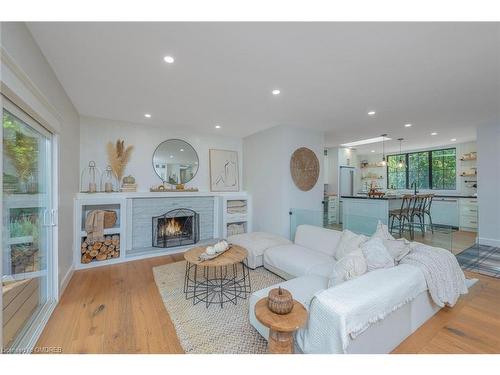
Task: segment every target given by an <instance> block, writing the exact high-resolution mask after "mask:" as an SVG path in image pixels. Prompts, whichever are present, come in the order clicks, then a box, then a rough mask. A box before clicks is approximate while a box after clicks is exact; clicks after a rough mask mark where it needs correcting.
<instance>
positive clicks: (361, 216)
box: [341, 194, 477, 235]
mask: <svg viewBox="0 0 500 375" xmlns="http://www.w3.org/2000/svg"><path fill="white" fill-rule="evenodd" d="M341 200H342V206H343V208H342V223H343V228H344V229H349V230H350V231H353V232H355V233H362V234H365V235H372V234H373V233H374V232H375V230H376V229H377V223H378V221H379V220H380V221H381V222H382V223H383V224H386V225H389V211H390V210H395V209H400V208H401V204H402V198H401V196H397V195H386V196H384V197H382V198H371V197H368V196H367V195H360V196H345V195H344V196H342V197H341ZM431 215H432V221H433V224H434V225H440V226H444V227H448V228H453V229H460V230H463V231H473V232H475V231H477V197H476V196H472V195H439V194H436V195H434V200H433V203H432V207H431ZM396 226H397V223H396Z"/></svg>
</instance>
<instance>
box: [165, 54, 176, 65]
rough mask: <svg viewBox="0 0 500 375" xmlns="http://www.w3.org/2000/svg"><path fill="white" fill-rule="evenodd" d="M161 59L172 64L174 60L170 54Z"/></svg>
mask: <svg viewBox="0 0 500 375" xmlns="http://www.w3.org/2000/svg"><path fill="white" fill-rule="evenodd" d="M163 61H165V62H166V63H167V64H172V63H173V62H174V61H175V60H174V58H173V57H172V56H165V57H164V58H163Z"/></svg>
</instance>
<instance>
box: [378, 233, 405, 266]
mask: <svg viewBox="0 0 500 375" xmlns="http://www.w3.org/2000/svg"><path fill="white" fill-rule="evenodd" d="M382 242H383V243H384V246H385V248H386V249H387V251H388V252H389V254H391V256H392V257H393V258H394V260H395V261H396V262H399V261H400V260H401V259H402V258H403V257H404V256H406V255H407V254H408V253H409V252H410V251H411V249H410V242H409V241H407V240H405V239H404V238H400V239H399V240H382Z"/></svg>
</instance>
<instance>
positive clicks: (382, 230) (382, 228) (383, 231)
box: [372, 220, 394, 240]
mask: <svg viewBox="0 0 500 375" xmlns="http://www.w3.org/2000/svg"><path fill="white" fill-rule="evenodd" d="M377 237H378V238H380V239H382V240H394V237H393V236H392V234H391V233H390V232H389V227H388V226H387V225H385V224H383V223H382V222H381V221H380V220H379V221H378V223H377V230H376V231H375V233H373V234H372V238H377Z"/></svg>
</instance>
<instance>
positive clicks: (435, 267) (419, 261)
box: [400, 242, 468, 307]
mask: <svg viewBox="0 0 500 375" xmlns="http://www.w3.org/2000/svg"><path fill="white" fill-rule="evenodd" d="M410 246H411V249H412V250H411V252H410V253H409V254H408V255H406V256H405V257H404V258H403V259H401V262H400V263H404V264H409V265H412V266H415V267H418V268H419V269H420V270H421V271H422V273H423V274H424V277H425V281H426V282H427V288H428V289H429V293H430V295H431V297H432V300H433V301H434V303H435V304H436V305H438V306H440V307H443V306H445V305H446V306H454V305H455V303H456V302H457V300H458V298H459V297H460V295H461V294H466V293H467V292H468V290H467V286H466V285H465V275H464V273H463V272H462V269H461V268H460V265H459V264H458V261H457V259H456V258H455V255H453V254H452V253H451V252H450V251H448V250H445V249H440V248H437V247H431V246H427V245H424V244H421V243H418V242H412V243H411V245H410Z"/></svg>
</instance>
